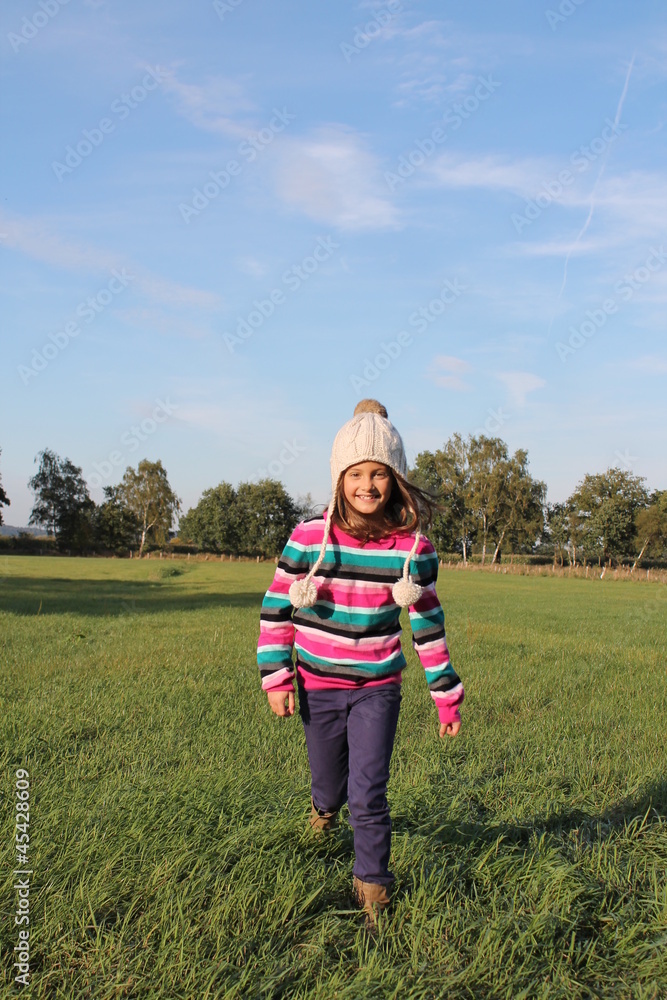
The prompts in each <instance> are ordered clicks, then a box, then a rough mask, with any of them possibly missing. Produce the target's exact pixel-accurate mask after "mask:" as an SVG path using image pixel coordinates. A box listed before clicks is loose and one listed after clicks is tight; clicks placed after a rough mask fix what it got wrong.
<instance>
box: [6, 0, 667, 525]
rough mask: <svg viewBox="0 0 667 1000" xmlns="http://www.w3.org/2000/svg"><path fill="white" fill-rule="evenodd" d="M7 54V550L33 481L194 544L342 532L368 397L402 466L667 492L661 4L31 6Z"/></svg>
mask: <svg viewBox="0 0 667 1000" xmlns="http://www.w3.org/2000/svg"><path fill="white" fill-rule="evenodd" d="M0 44H1V45H2V57H3V58H2V73H3V76H4V80H3V84H4V87H3V92H4V93H5V95H6V96H5V99H4V103H3V107H2V115H3V122H2V128H3V134H4V135H5V137H9V138H10V139H11V147H10V155H9V157H8V158H7V160H8V162H7V163H6V167H5V176H4V181H5V182H4V185H3V190H4V194H3V200H2V205H1V206H0V215H1V218H0V232H1V233H2V236H1V237H0V253H1V254H2V259H3V269H2V277H1V279H0V280H1V281H2V291H3V303H4V319H3V352H2V358H3V365H2V375H3V378H2V394H1V398H2V430H1V432H0V447H1V448H2V457H1V458H0V473H1V475H2V480H3V485H4V487H5V489H6V491H7V493H8V495H9V497H10V499H11V501H12V505H11V507H10V508H6V509H5V512H4V519H5V521H6V522H7V523H9V524H25V523H26V522H27V519H28V515H29V512H30V508H31V504H32V495H31V493H30V491H29V490H28V488H27V481H28V479H29V478H30V476H31V475H32V474H33V472H34V471H35V469H36V465H35V464H34V459H35V456H36V455H37V453H38V452H39V451H40V450H41V449H43V448H45V447H49V448H51V449H53V450H54V451H56V452H57V453H58V454H60V455H61V456H62V457H68V458H70V459H71V460H72V461H73V462H75V463H76V464H77V465H80V466H81V467H82V468H83V471H84V475H85V476H86V479H87V480H88V482H89V484H90V485H91V487H92V488H91V495H92V496H93V498H94V499H96V500H97V501H100V500H101V499H102V486H104V485H110V484H112V483H116V482H118V481H119V480H120V479H121V477H122V474H123V471H124V470H125V468H126V466H128V465H133V466H136V464H137V462H138V461H139V460H140V459H142V458H144V457H146V458H150V459H157V458H161V459H162V461H163V464H164V465H165V467H166V469H167V471H168V474H169V479H170V482H171V484H172V486H173V487H174V489H175V490H176V492H177V493H178V495H179V496H180V497H181V498H182V500H183V508H184V510H187V509H188V507H189V506H191V505H193V504H194V503H196V502H197V500H198V498H199V496H200V495H201V492H202V491H203V490H204V489H206V488H207V487H210V486H213V485H215V484H216V483H218V482H220V481H221V480H223V479H224V480H228V481H230V482H232V483H238V482H240V481H242V480H250V479H256V478H257V477H259V476H260V475H262V474H269V475H275V476H277V477H278V478H280V479H282V480H283V482H284V483H285V485H286V486H287V488H288V489H289V490H290V491H291V492H292V493H293V494H294V495H298V494H303V493H305V492H306V491H310V492H311V493H312V495H313V498H314V499H315V500H316V501H317V502H321V503H325V502H326V501H327V499H328V496H329V490H330V484H329V473H328V457H329V451H330V447H331V441H332V439H333V436H334V434H335V432H336V430H337V429H338V428H339V426H341V425H342V423H344V422H345V420H347V419H348V418H349V417H350V416H351V414H352V410H353V408H354V405H355V403H356V401H357V400H358V399H360V398H362V397H363V396H373V397H377V398H379V399H380V400H382V401H383V402H384V403H385V405H386V406H387V408H388V410H389V415H390V417H391V418H392V420H393V422H394V423H395V424H396V426H397V427H398V429H399V430H400V431H401V433H402V435H403V438H404V441H405V443H406V449H407V452H408V458H409V459H413V458H414V456H415V455H416V454H417V453H418V452H419V451H420V450H423V449H426V448H437V447H438V446H440V445H441V444H442V443H443V442H444V441H445V440H446V439H447V438H448V437H449V436H450V435H451V434H452V433H454V432H455V431H459V432H460V433H462V434H464V435H467V434H468V433H481V432H484V433H489V434H493V435H498V436H500V437H502V438H504V439H505V440H506V441H507V443H508V445H509V446H510V448H511V449H512V450H514V449H515V448H519V447H525V448H527V449H528V451H529V457H530V466H531V470H532V472H533V474H534V475H536V476H538V477H539V478H541V479H543V480H544V481H545V482H546V483H547V485H548V488H549V497H550V499H552V500H558V499H564V498H565V497H566V496H567V495H568V494H569V493H570V492H571V491H572V489H573V488H574V486H575V485H576V483H577V481H578V480H579V479H580V478H581V477H582V476H583V475H584V474H585V473H586V472H597V471H602V470H604V469H605V468H607V467H608V466H611V465H621V466H622V467H625V468H627V469H629V470H631V471H632V472H634V473H636V474H638V475H642V476H645V477H646V479H647V482H648V485H649V486H650V487H651V488H665V487H667V462H666V460H665V456H666V452H667V449H666V447H665V427H666V425H667V419H666V417H667V413H666V410H667V406H666V402H665V400H666V397H667V394H666V393H665V382H666V378H665V377H666V375H667V348H666V346H665V316H666V309H665V306H666V305H667V236H666V234H667V177H666V172H665V163H667V155H666V154H667V148H666V147H667V144H666V141H665V140H666V135H667V132H666V130H665V121H666V120H667V91H666V89H665V81H666V79H667V29H666V28H665V23H664V11H663V10H662V8H661V6H660V5H659V4H658V2H657V0H655V2H652V0H644V2H641V3H637V4H633V5H632V6H631V5H629V4H626V3H621V2H613V0H607V2H605V3H604V4H603V3H602V2H601V0H579V2H576V0H559V2H558V3H557V2H553V3H545V4H542V3H537V2H535V0H530V2H528V0H515V2H514V3H512V4H498V3H497V2H491V0H486V2H482V0H480V2H476V3H473V4H471V3H463V2H451V3H436V2H434V0H433V2H427V0H420V2H409V0H387V2H364V3H350V2H347V0H337V2H335V3H334V2H333V0H319V2H317V3H313V4H306V3H302V2H301V3H296V2H292V0H283V2H281V3H280V4H278V3H275V2H269V0H227V2H225V0H216V2H215V3H212V2H202V3H199V4H185V3H183V2H181V3H176V2H172V0H161V2H159V3H157V2H155V0H145V2H143V3H141V4H136V3H131V2H129V0H115V2H113V3H111V2H105V0H68V2H66V3H62V0H60V2H59V0H35V2H17V3H12V4H7V5H5V6H4V8H3V11H2V22H1V26H0ZM663 241H664V242H663Z"/></svg>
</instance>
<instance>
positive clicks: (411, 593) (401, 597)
mask: <svg viewBox="0 0 667 1000" xmlns="http://www.w3.org/2000/svg"><path fill="white" fill-rule="evenodd" d="M391 593H392V596H393V598H394V600H395V601H396V603H397V604H398V606H399V608H409V607H410V605H411V604H416V603H417V601H418V600H419V598H420V597H421V596H422V593H423V589H422V588H421V587H420V586H419V584H418V583H413V581H412V580H407V579H405V577H401V579H400V580H397V581H396V583H395V584H394V586H393V587H392V588H391Z"/></svg>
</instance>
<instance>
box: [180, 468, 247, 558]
mask: <svg viewBox="0 0 667 1000" xmlns="http://www.w3.org/2000/svg"><path fill="white" fill-rule="evenodd" d="M178 533H179V535H180V536H181V537H182V538H184V539H186V540H188V541H193V542H195V544H197V545H199V546H200V548H203V549H211V550H212V551H213V552H226V553H228V554H229V555H237V554H238V552H239V525H238V511H237V507H236V490H235V489H234V487H233V486H232V485H231V484H230V483H225V482H222V483H220V484H219V485H218V486H214V487H213V488H212V489H209V490H204V492H203V493H202V495H201V499H200V500H199V503H198V504H197V506H196V507H193V508H191V509H190V510H189V511H188V512H187V514H185V516H184V517H182V518H181V519H180V521H179V524H178Z"/></svg>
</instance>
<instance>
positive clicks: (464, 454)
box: [410, 434, 473, 563]
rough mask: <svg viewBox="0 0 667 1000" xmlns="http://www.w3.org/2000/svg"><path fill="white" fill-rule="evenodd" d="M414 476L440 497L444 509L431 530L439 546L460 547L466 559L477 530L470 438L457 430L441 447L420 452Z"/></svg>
mask: <svg viewBox="0 0 667 1000" xmlns="http://www.w3.org/2000/svg"><path fill="white" fill-rule="evenodd" d="M410 479H411V481H412V482H414V483H415V485H417V486H421V487H422V488H423V489H425V490H428V491H430V492H431V493H433V494H434V495H435V496H437V497H438V500H439V508H440V509H439V510H438V512H437V513H436V514H435V516H434V518H433V524H432V527H431V529H430V531H429V537H430V538H431V541H432V542H433V544H434V546H435V548H436V550H437V551H438V552H443V553H444V552H454V551H456V550H457V549H458V548H459V547H460V549H461V552H462V555H463V562H464V563H466V562H467V561H468V546H469V544H470V541H471V536H472V531H473V527H472V511H471V509H470V496H469V494H470V463H469V456H468V444H467V442H466V441H464V440H463V438H462V437H461V435H460V434H455V435H454V436H453V437H451V438H450V439H449V440H448V441H447V442H446V443H445V444H444V445H443V447H442V448H441V449H439V450H438V451H436V452H430V451H423V452H420V453H419V455H417V458H416V459H415V465H414V468H413V469H412V470H411V471H410Z"/></svg>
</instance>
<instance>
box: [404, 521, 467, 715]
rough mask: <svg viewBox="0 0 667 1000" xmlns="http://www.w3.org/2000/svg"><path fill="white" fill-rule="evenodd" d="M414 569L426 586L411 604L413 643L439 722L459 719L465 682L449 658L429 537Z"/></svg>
mask: <svg viewBox="0 0 667 1000" xmlns="http://www.w3.org/2000/svg"><path fill="white" fill-rule="evenodd" d="M411 569H412V577H413V579H414V581H415V583H419V584H420V586H421V587H422V588H423V593H422V596H421V597H420V598H419V600H418V601H417V602H416V603H415V604H413V605H411V606H410V608H409V613H410V625H411V627H412V645H413V646H414V649H415V651H416V653H417V656H418V657H419V660H420V662H421V665H422V666H423V668H424V671H425V673H426V680H427V682H428V686H429V689H430V692H431V697H432V698H433V700H434V702H435V704H436V707H437V709H438V715H439V717H440V722H441V723H444V724H445V725H448V724H449V723H450V722H460V721H461V714H460V712H459V708H460V707H461V703H462V702H463V696H464V691H463V684H462V683H461V680H460V678H459V676H458V674H457V673H456V671H455V670H454V668H453V667H452V664H451V661H450V659H449V649H448V648H447V637H446V635H445V613H444V611H443V609H442V605H441V604H440V601H439V599H438V595H437V593H436V590H435V584H436V581H437V579H438V557H437V555H436V553H435V549H434V548H433V546H432V544H431V542H429V540H428V539H427V538H422V540H421V543H420V546H419V549H418V551H417V554H416V555H415V557H414V559H413V560H412V563H411Z"/></svg>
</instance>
